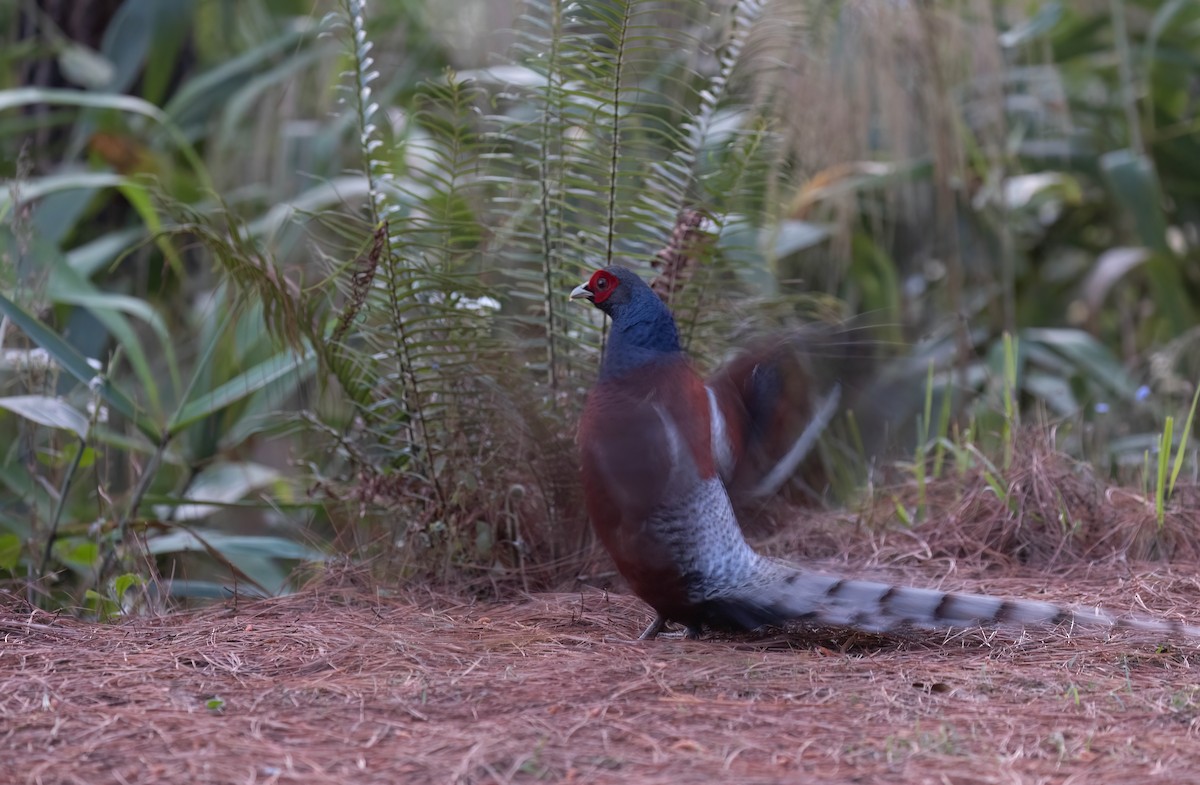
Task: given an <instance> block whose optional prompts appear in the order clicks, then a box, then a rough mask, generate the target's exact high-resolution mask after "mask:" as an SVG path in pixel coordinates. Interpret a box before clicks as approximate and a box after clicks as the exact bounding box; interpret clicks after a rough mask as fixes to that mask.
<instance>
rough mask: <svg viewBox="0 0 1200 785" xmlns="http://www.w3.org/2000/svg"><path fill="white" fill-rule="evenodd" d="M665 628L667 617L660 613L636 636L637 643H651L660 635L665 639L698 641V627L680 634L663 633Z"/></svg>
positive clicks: (687, 629) (690, 628) (689, 628)
mask: <svg viewBox="0 0 1200 785" xmlns="http://www.w3.org/2000/svg"><path fill="white" fill-rule="evenodd" d="M666 628H667V617H666V616H663V615H662V614H661V613H660V614H658V615H656V616H655V617H654V621H652V622H650V626H649V627H647V628H646V629H645V630H643V631H642V634H641V635H639V636H638V640H639V641H651V640H654V639H655V638H657V637H658V636H659V635H660V634H661V635H663V636H664V637H667V638H680V637H682V638H683V639H684V640H689V641H694V640H699V639H700V628H699V627H688V628H686V629H685V630H684V631H683V632H682V633H678V632H663V630H665V629H666Z"/></svg>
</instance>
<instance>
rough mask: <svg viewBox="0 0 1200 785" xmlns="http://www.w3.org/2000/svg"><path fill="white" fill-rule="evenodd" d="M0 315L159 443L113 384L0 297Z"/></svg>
mask: <svg viewBox="0 0 1200 785" xmlns="http://www.w3.org/2000/svg"><path fill="white" fill-rule="evenodd" d="M0 311H3V312H4V314H5V315H6V316H8V318H9V319H11V320H12V322H13V324H15V325H17V326H18V327H20V328H21V329H22V330H23V331H24V332H25V334H26V335H28V336H29V338H30V340H32V341H33V342H34V343H36V344H37V345H38V346H40V347H42V348H43V349H45V350H46V352H47V353H48V354H49V355H50V356H51V357H52V358H54V361H55V362H57V363H58V364H59V365H60V366H62V368H63V369H64V370H65V371H67V373H69V374H71V375H72V376H74V377H75V379H76V380H78V381H79V382H80V383H81V384H85V385H88V386H89V387H91V388H92V389H93V390H94V391H95V392H96V393H97V394H98V395H99V396H100V397H101V398H102V399H104V400H105V401H106V402H107V403H108V404H109V405H110V406H112V407H113V408H114V409H116V410H117V411H118V412H120V413H121V414H123V415H124V416H126V417H128V418H129V419H130V420H131V421H132V422H133V423H134V424H136V425H137V427H138V429H139V430H140V431H141V432H142V433H144V434H146V436H147V437H149V438H150V439H151V440H152V441H154V442H156V443H157V442H159V441H161V431H160V430H159V428H158V427H157V426H156V425H155V424H154V423H153V422H151V421H150V420H149V419H148V418H147V417H146V416H145V415H144V414H143V413H142V412H141V411H140V410H139V408H138V406H137V404H135V403H134V402H133V399H132V398H130V397H129V396H128V395H126V394H125V393H124V392H123V391H122V390H121V389H120V388H118V387H117V386H116V385H114V384H113V382H112V380H111V379H104V378H101V377H100V376H99V375H98V373H97V370H96V368H94V367H93V366H92V364H91V363H90V362H89V361H88V360H87V358H85V357H84V356H83V355H81V354H80V353H79V352H78V351H76V350H75V348H74V347H72V346H71V345H70V344H68V343H67V342H66V341H64V340H63V339H62V338H60V337H59V336H58V334H57V333H55V332H54V331H53V330H51V329H50V328H49V327H47V326H46V325H44V324H42V323H41V322H40V321H38V320H37V319H36V318H34V317H33V316H32V315H30V314H29V313H27V312H26V311H25V310H24V309H23V308H21V307H20V306H19V305H17V304H16V303H14V302H13V301H12V300H10V299H8V298H7V297H5V296H4V295H2V294H0Z"/></svg>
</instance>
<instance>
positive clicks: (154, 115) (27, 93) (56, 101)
mask: <svg viewBox="0 0 1200 785" xmlns="http://www.w3.org/2000/svg"><path fill="white" fill-rule="evenodd" d="M38 104H46V105H49V106H76V107H80V108H87V109H112V110H115V111H118V112H128V113H130V114H136V115H141V116H143V117H148V118H150V119H151V120H153V121H154V122H156V123H157V124H158V125H159V126H160V127H161V128H162V129H163V130H164V131H166V133H167V135H168V136H169V137H170V138H171V140H172V142H173V143H174V144H175V146H176V148H177V149H178V150H179V152H180V153H181V154H182V155H183V157H184V158H186V159H187V161H188V165H189V166H191V168H192V171H193V172H195V174H196V176H197V177H198V178H199V179H200V181H201V185H202V187H203V188H204V189H205V190H209V191H215V188H214V187H213V184H212V183H211V182H210V181H209V178H208V174H207V170H206V169H205V167H204V162H203V161H202V160H201V158H200V156H199V154H198V153H197V152H196V150H195V148H193V147H192V145H191V143H190V142H188V140H187V139H186V138H185V137H184V136H183V134H182V133H180V131H179V129H178V128H176V127H175V126H174V125H173V124H172V123H171V122H170V118H168V117H167V115H166V114H165V113H164V112H163V111H162V110H161V109H159V108H158V107H157V106H155V105H154V104H152V103H150V102H149V101H143V100H142V99H140V98H136V97H134V96H131V95H118V94H116V93H89V92H85V91H83V90H66V89H59V88H49V87H19V88H16V89H12V90H0V113H3V112H5V111H7V110H11V109H20V108H22V107H25V106H35V105H38ZM0 215H2V211H0Z"/></svg>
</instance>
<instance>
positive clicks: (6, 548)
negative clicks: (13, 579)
mask: <svg viewBox="0 0 1200 785" xmlns="http://www.w3.org/2000/svg"><path fill="white" fill-rule="evenodd" d="M20 561H21V538H20V537H18V536H17V535H15V534H0V570H7V571H8V572H14V571H15V570H16V569H17V564H18V563H19V562H20Z"/></svg>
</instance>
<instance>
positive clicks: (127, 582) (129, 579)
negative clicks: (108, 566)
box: [113, 572, 146, 602]
mask: <svg viewBox="0 0 1200 785" xmlns="http://www.w3.org/2000/svg"><path fill="white" fill-rule="evenodd" d="M145 585H146V579H145V578H143V577H142V576H140V575H134V574H133V573H131V572H127V573H124V574H123V575H118V576H117V577H116V578H114V579H113V597H115V598H116V600H117V601H118V602H120V601H121V598H122V597H124V596H125V592H127V591H129V589H130V588H132V587H134V586H145Z"/></svg>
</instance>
